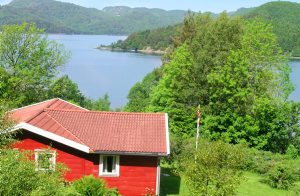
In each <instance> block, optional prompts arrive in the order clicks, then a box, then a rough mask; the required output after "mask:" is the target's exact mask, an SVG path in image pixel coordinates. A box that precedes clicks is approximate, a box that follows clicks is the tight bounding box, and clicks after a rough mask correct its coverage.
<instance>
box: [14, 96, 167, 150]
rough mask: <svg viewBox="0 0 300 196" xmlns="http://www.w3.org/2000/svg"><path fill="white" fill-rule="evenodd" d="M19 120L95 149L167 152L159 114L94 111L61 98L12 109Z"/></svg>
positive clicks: (160, 114) (163, 116)
mask: <svg viewBox="0 0 300 196" xmlns="http://www.w3.org/2000/svg"><path fill="white" fill-rule="evenodd" d="M12 114H13V117H14V118H15V119H18V122H26V123H28V124H30V125H32V126H34V127H37V128H40V129H42V130H45V131H48V132H51V133H53V134H56V135H58V136H61V137H64V138H66V139H69V140H71V141H74V142H76V143H79V144H83V145H86V146H88V147H89V148H90V150H91V151H94V152H106V153H133V154H134V153H138V154H143V153H146V154H147V153H151V154H161V155H166V154H168V153H169V152H168V148H169V147H168V145H169V144H168V135H167V134H168V130H166V129H167V122H166V121H167V118H166V115H165V114H162V113H126V112H95V111H89V110H86V109H84V108H81V107H78V106H75V105H73V104H70V103H68V102H66V101H64V100H61V99H52V100H49V101H45V102H41V103H38V104H35V105H32V106H28V107H24V108H20V109H17V110H13V111H12Z"/></svg>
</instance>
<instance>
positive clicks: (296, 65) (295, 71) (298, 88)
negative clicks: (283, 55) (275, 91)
mask: <svg viewBox="0 0 300 196" xmlns="http://www.w3.org/2000/svg"><path fill="white" fill-rule="evenodd" d="M289 64H290V66H291V68H292V73H291V80H292V82H293V83H294V85H295V91H294V92H293V93H292V94H291V95H290V99H291V100H295V101H300V60H291V61H290V62H289Z"/></svg>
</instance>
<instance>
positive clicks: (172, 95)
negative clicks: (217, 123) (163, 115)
mask: <svg viewBox="0 0 300 196" xmlns="http://www.w3.org/2000/svg"><path fill="white" fill-rule="evenodd" d="M192 71H193V60H192V58H191V54H190V52H189V51H188V48H187V45H183V46H181V47H179V48H178V49H177V50H176V52H175V53H174V56H173V59H172V61H170V63H168V64H165V65H164V68H163V77H162V78H161V80H160V81H159V83H158V85H157V86H156V87H155V88H154V89H153V91H152V94H151V96H150V100H151V103H150V106H149V108H148V110H149V111H153V112H167V113H168V115H169V117H170V130H171V132H172V133H174V134H175V135H177V136H179V135H180V136H187V135H189V136H190V135H191V133H190V130H191V129H193V127H194V123H193V122H194V120H193V114H194V111H193V109H192V107H193V105H192V104H191V103H187V102H189V101H190V99H191V97H192V96H193V95H194V92H193V89H194V88H195V86H194V83H191V82H190V81H191V80H193V79H194V78H191V76H190V75H189V74H190V73H191V72H192ZM190 104H191V105H190Z"/></svg>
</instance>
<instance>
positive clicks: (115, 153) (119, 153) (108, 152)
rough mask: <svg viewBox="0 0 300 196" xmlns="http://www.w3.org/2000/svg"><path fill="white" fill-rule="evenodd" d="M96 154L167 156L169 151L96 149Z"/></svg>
mask: <svg viewBox="0 0 300 196" xmlns="http://www.w3.org/2000/svg"><path fill="white" fill-rule="evenodd" d="M91 153H94V154H110V155H135V156H153V157H166V156H168V154H167V153H162V152H126V151H103V150H96V151H94V152H91Z"/></svg>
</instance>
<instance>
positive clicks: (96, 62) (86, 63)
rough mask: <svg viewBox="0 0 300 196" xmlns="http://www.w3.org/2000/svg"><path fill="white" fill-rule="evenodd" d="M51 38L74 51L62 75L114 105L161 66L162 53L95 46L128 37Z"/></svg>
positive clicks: (295, 66)
mask: <svg viewBox="0 0 300 196" xmlns="http://www.w3.org/2000/svg"><path fill="white" fill-rule="evenodd" d="M49 38H50V39H52V40H56V41H57V42H59V43H62V44H64V45H65V48H66V49H67V50H69V51H70V52H71V58H70V60H69V62H68V63H67V64H66V65H65V67H64V68H63V69H62V70H61V74H67V75H69V77H70V78H71V79H72V80H73V81H74V82H76V83H77V84H78V86H79V88H80V90H81V92H82V93H83V94H84V95H86V96H88V97H90V98H94V99H97V98H99V97H100V96H103V95H104V94H105V93H108V94H109V96H110V101H111V107H112V108H116V107H121V106H124V105H125V104H126V102H127V98H126V97H127V95H128V92H129V90H130V88H131V87H132V86H133V85H134V84H135V83H136V82H138V81H141V80H142V79H143V78H144V76H145V75H146V74H147V73H149V72H151V71H152V70H153V69H154V68H155V67H158V66H160V65H161V59H160V57H159V56H152V55H143V54H137V53H122V52H110V51H103V50H97V49H95V48H96V47H97V46H99V45H100V44H104V45H108V44H110V43H112V42H115V41H117V40H119V39H125V38H126V37H125V36H108V35H53V34H52V35H49ZM290 65H291V68H292V74H291V80H292V82H293V83H294V85H295V87H296V88H295V91H294V92H293V93H292V94H291V96H290V99H292V100H295V101H300V61H299V60H298V61H295V60H294V61H290Z"/></svg>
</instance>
